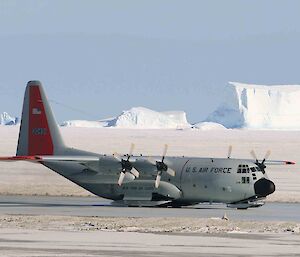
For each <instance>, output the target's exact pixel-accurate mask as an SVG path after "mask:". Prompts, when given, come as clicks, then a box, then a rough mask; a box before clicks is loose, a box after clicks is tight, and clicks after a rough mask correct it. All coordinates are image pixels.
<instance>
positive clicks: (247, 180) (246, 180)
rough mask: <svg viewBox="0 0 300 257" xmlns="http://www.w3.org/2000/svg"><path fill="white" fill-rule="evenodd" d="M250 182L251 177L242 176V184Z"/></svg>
mask: <svg viewBox="0 0 300 257" xmlns="http://www.w3.org/2000/svg"><path fill="white" fill-rule="evenodd" d="M249 183H250V177H242V184H249Z"/></svg>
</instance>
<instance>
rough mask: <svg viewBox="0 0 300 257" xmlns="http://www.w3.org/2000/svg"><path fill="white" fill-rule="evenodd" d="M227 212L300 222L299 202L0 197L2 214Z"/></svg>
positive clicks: (209, 214) (233, 217)
mask: <svg viewBox="0 0 300 257" xmlns="http://www.w3.org/2000/svg"><path fill="white" fill-rule="evenodd" d="M225 212H226V214H227V216H228V217H229V218H230V219H231V220H244V221H291V222H300V216H299V213H300V203H267V204H265V205H264V206H263V207H260V208H252V209H248V210H236V209H229V208H226V206H225V205H223V204H213V205H209V204H199V205H195V206H191V207H184V208H141V207H120V206H112V205H111V201H108V200H105V199H102V198H99V197H58V196H57V197H54V196H52V197H47V196H0V215H11V214H13V215H45V214H47V215H54V216H63V215H68V216H87V217H88V216H89V217H92V216H99V217H142V218H147V217H155V218H167V217H177V218H180V217H182V218H211V217H220V218H221V217H222V216H223V215H224V213H225Z"/></svg>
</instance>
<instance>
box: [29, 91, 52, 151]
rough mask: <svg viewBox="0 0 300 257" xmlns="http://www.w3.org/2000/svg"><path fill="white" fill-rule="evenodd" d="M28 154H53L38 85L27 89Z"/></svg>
mask: <svg viewBox="0 0 300 257" xmlns="http://www.w3.org/2000/svg"><path fill="white" fill-rule="evenodd" d="M28 134H29V135H28V155H53V143H52V137H51V133H50V129H49V126H48V121H47V117H46V113H45V108H44V104H43V101H42V97H41V92H40V89H39V87H38V86H31V87H30V91H29V130H28Z"/></svg>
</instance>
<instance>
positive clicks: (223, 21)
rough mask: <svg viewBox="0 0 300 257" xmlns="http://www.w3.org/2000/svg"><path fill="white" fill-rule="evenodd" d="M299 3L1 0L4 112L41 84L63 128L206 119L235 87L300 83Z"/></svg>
mask: <svg viewBox="0 0 300 257" xmlns="http://www.w3.org/2000/svg"><path fill="white" fill-rule="evenodd" d="M299 10H300V1H276V0H272V1H267V0H265V1H261V0H253V1H230V0H227V1H213V0H210V1H201V0H197V1H193V0H189V1H183V0H182V1H179V0H159V1H158V0H152V1H150V0H149V1H143V0H136V1H134V0H127V1H124V0H119V1H117V0H109V1H101V0H98V1H92V0H85V1H76V0H71V1H66V0H60V1H57V0H50V1H42V0H39V1H33V0H31V1H29V0H19V1H14V0H8V1H6V0H0V70H1V72H0V74H1V76H0V113H1V112H4V111H6V112H8V113H10V114H11V115H16V116H20V114H21V108H22V100H23V94H24V89H25V86H26V83H27V81H29V80H40V81H41V82H42V83H43V85H44V87H45V90H46V92H47V95H48V98H49V99H50V100H51V103H52V107H53V110H54V112H55V115H56V118H57V120H58V122H62V121H64V120H70V119H90V120H95V119H102V118H107V117H112V116H116V115H118V114H120V113H121V112H122V111H123V110H127V109H130V108H131V107H136V106H143V107H147V108H150V109H153V110H157V111H168V110H183V111H186V113H187V118H188V121H189V122H191V123H193V122H199V121H201V120H203V119H205V118H206V117H207V116H208V115H209V113H211V112H212V111H213V110H214V109H216V107H217V106H218V105H219V104H220V103H221V102H222V101H226V99H224V95H225V94H224V91H225V90H226V87H228V81H238V82H244V83H253V84H266V85H269V84H300V77H299V76H300V72H299V62H300V53H299V45H300V26H299V24H300V15H299Z"/></svg>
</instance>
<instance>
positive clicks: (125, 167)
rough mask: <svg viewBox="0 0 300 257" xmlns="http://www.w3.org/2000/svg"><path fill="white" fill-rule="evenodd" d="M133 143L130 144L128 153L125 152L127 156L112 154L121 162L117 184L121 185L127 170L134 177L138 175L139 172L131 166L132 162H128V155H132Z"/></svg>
mask: <svg viewBox="0 0 300 257" xmlns="http://www.w3.org/2000/svg"><path fill="white" fill-rule="evenodd" d="M134 147H135V145H134V144H131V146H130V150H129V153H128V154H126V156H127V158H126V159H123V158H122V157H121V156H120V155H119V154H117V153H114V154H113V156H114V157H115V158H116V159H117V160H118V161H119V162H120V163H121V166H122V170H121V172H120V176H119V180H118V185H119V186H121V185H122V183H123V180H124V178H125V174H126V172H129V173H131V174H133V175H134V176H135V177H136V178H138V177H139V175H140V173H139V172H138V171H137V170H136V169H135V168H134V167H133V165H132V163H131V162H130V157H132V153H133V150H134Z"/></svg>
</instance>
